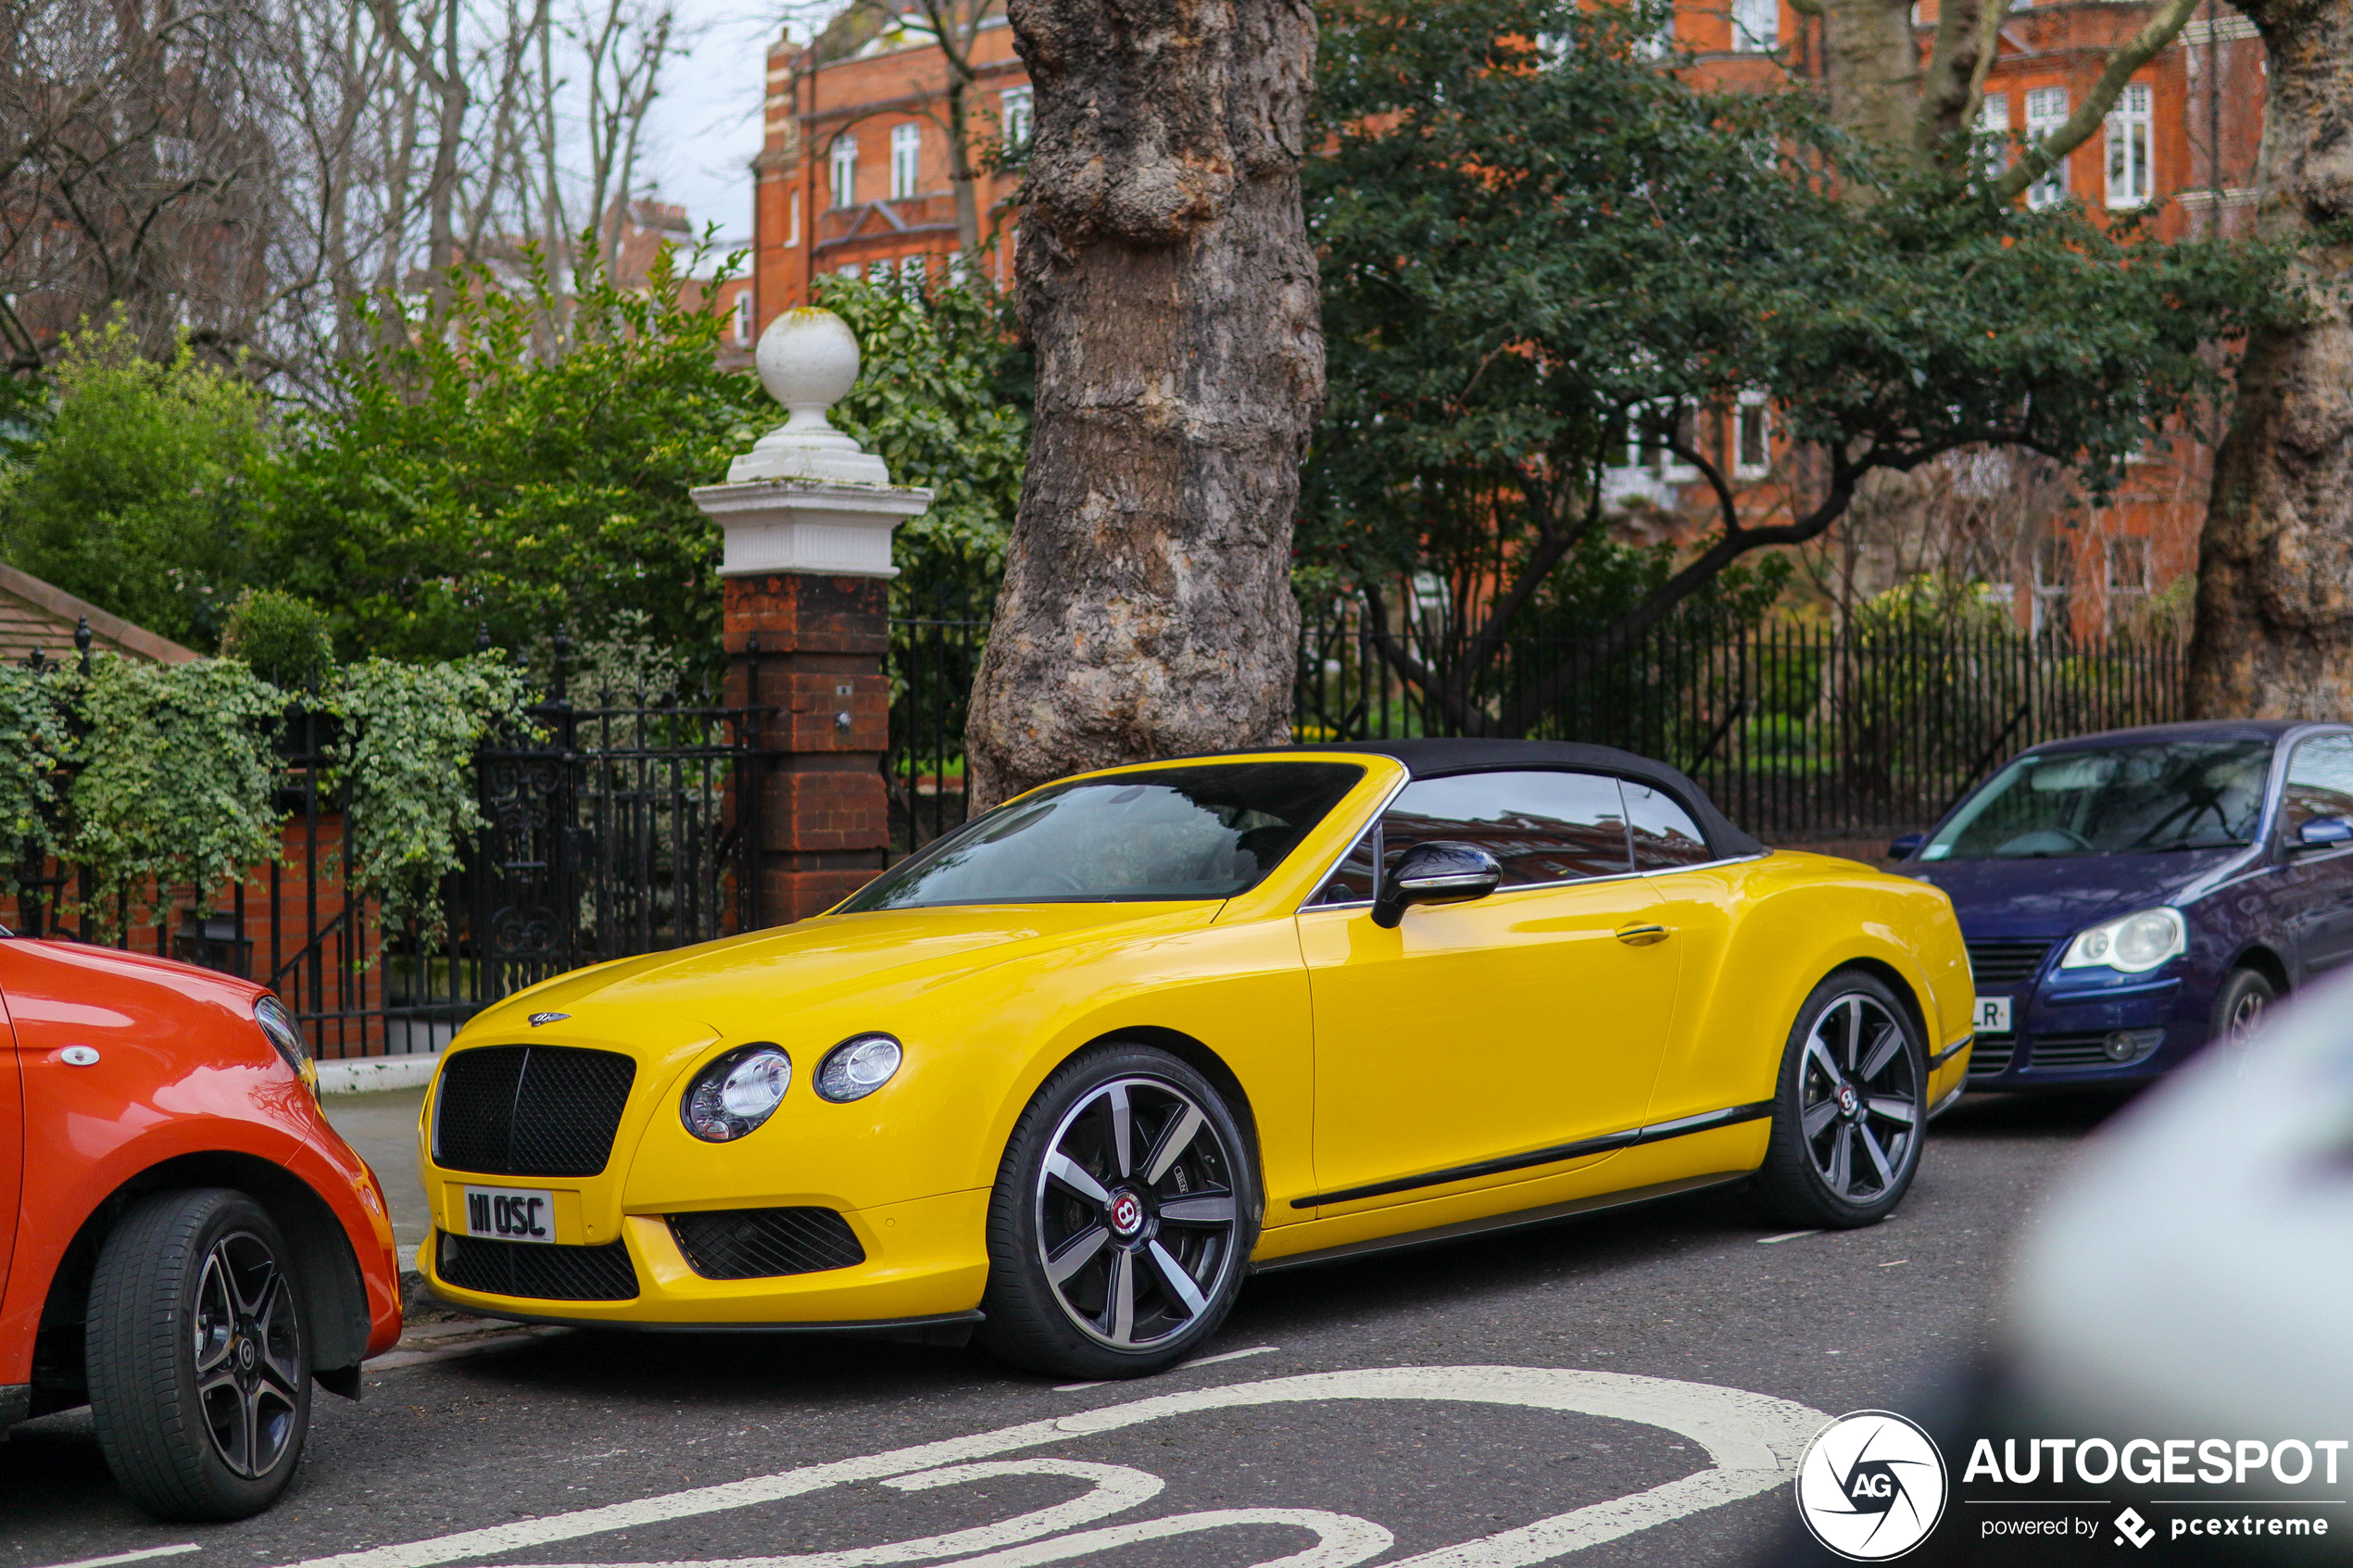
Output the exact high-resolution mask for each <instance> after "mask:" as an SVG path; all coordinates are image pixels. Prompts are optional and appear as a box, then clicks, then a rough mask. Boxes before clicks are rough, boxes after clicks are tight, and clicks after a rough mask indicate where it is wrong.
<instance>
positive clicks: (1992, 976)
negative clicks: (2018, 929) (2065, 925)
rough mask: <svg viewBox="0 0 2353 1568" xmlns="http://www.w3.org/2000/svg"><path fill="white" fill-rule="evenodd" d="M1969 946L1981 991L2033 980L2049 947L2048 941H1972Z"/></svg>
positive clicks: (1970, 962) (1971, 966) (2028, 982)
mask: <svg viewBox="0 0 2353 1568" xmlns="http://www.w3.org/2000/svg"><path fill="white" fill-rule="evenodd" d="M1968 947H1969V972H1970V973H1972V974H1974V975H1975V976H1976V977H1977V988H1978V990H1979V992H1980V993H1983V992H1986V991H1999V990H2002V989H2004V988H2006V987H2008V986H2013V985H2029V984H2031V983H2032V981H2033V979H2034V977H2035V975H2037V974H2039V973H2041V972H2042V969H2043V960H2044V958H2045V956H2046V955H2048V954H2049V952H2050V950H2051V945H2050V944H2049V943H2048V942H1971V943H1969V944H1968Z"/></svg>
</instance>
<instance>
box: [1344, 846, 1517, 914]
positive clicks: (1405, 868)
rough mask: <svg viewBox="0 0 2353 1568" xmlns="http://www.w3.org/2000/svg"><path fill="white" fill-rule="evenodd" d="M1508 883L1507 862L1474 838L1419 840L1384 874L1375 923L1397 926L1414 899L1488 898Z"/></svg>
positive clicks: (1431, 901)
mask: <svg viewBox="0 0 2353 1568" xmlns="http://www.w3.org/2000/svg"><path fill="white" fill-rule="evenodd" d="M1503 884H1504V866H1503V862H1502V861H1500V860H1498V859H1495V857H1494V856H1492V855H1490V854H1489V853H1488V852H1487V851H1486V850H1484V849H1481V848H1479V847H1477V846H1476V845H1470V844H1452V843H1449V842H1447V841H1446V840H1444V839H1442V838H1437V839H1432V840H1430V841H1429V842H1428V843H1427V844H1416V845H1415V846H1414V847H1412V848H1411V849H1408V850H1406V851H1405V853H1403V855H1400V856H1399V857H1398V858H1397V864H1396V866H1395V868H1394V869H1392V870H1391V871H1390V872H1388V873H1387V874H1385V875H1384V876H1382V878H1381V879H1380V897H1377V898H1375V899H1374V900H1373V923H1374V924H1375V925H1378V926H1379V927H1380V928H1381V929H1382V930H1383V931H1390V930H1393V929H1395V927H1396V925H1397V922H1399V921H1402V920H1403V919H1404V918H1405V910H1406V908H1407V906H1409V905H1413V904H1464V903H1468V902H1469V901H1470V900H1471V899H1473V898H1484V897H1487V896H1488V895H1489V894H1490V893H1492V892H1494V891H1495V889H1497V888H1498V887H1501V886H1502V885H1503Z"/></svg>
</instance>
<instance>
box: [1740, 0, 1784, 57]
mask: <svg viewBox="0 0 2353 1568" xmlns="http://www.w3.org/2000/svg"><path fill="white" fill-rule="evenodd" d="M1780 45H1781V0H1732V48H1733V51H1734V52H1735V53H1737V54H1743V55H1764V54H1769V53H1771V52H1772V51H1773V50H1775V49H1778V48H1780Z"/></svg>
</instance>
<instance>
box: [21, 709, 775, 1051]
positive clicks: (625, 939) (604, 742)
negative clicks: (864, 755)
mask: <svg viewBox="0 0 2353 1568" xmlns="http://www.w3.org/2000/svg"><path fill="white" fill-rule="evenodd" d="M584 695H585V696H589V697H591V698H592V699H593V701H592V702H591V703H584V704H580V705H575V704H573V703H571V702H566V701H556V702H551V703H547V704H543V705H540V706H538V707H535V708H533V709H530V710H529V714H528V717H529V721H530V722H529V726H528V728H526V729H525V730H523V731H522V733H519V734H510V735H505V736H501V737H499V738H497V739H496V740H495V741H493V742H492V743H491V744H490V745H488V746H484V747H483V748H482V749H481V750H480V751H479V752H478V753H477V754H476V757H475V788H476V792H477V795H476V798H477V803H478V805H479V808H480V810H481V813H482V817H483V821H484V824H485V825H484V828H483V829H482V831H481V832H480V833H479V834H476V835H475V838H474V841H473V842H472V846H471V847H470V848H469V851H468V853H467V854H466V856H465V857H464V864H463V866H462V868H461V869H460V870H459V871H458V872H455V873H454V874H452V875H450V876H448V877H447V878H445V879H443V882H442V884H441V886H440V905H441V911H442V917H443V918H442V920H441V921H440V922H439V923H438V925H437V927H436V926H434V925H429V924H428V923H427V922H409V923H408V924H407V925H405V926H404V927H398V928H389V929H388V928H387V926H386V924H385V922H384V920H383V918H382V911H381V909H380V908H379V906H378V904H377V902H376V900H374V899H372V898H371V897H365V896H364V895H362V894H359V893H357V892H355V891H354V890H352V889H350V888H348V887H347V886H346V882H345V876H344V872H345V867H346V858H347V852H348V843H347V836H346V823H347V822H348V818H347V816H346V809H345V808H346V802H345V800H344V799H343V798H341V797H340V796H339V794H338V793H337V792H336V791H334V790H333V788H332V787H330V786H329V785H328V784H327V780H328V778H329V776H330V772H329V767H328V763H329V757H330V751H331V748H332V746H333V742H334V739H335V735H334V731H333V721H332V720H331V719H329V718H326V717H324V716H322V715H320V714H316V713H311V712H308V711H303V710H297V711H296V712H294V713H292V714H290V715H289V718H288V722H287V725H286V729H285V731H284V735H283V760H284V762H285V765H286V775H285V780H286V782H285V787H284V790H283V794H282V796H281V798H280V802H279V804H280V806H281V808H282V809H283V810H284V811H285V812H286V821H285V824H284V826H283V830H282V838H281V848H282V853H281V855H280V857H279V859H277V860H275V861H273V862H271V863H270V864H267V865H263V866H258V867H256V868H254V869H253V870H251V871H250V872H247V874H246V875H245V878H244V879H243V880H242V881H240V882H238V883H236V884H233V885H230V886H227V887H222V888H215V889H212V890H211V897H209V898H208V899H200V898H199V897H198V890H197V889H196V888H195V887H191V886H182V887H176V888H175V887H160V888H150V889H147V890H145V896H144V897H140V898H137V899H135V900H126V901H125V903H124V905H123V907H121V908H120V909H116V910H114V911H112V914H113V917H114V918H113V920H112V922H111V931H110V933H109V934H107V935H102V932H101V927H102V926H104V925H106V924H107V922H97V921H94V920H93V919H92V911H91V909H90V907H89V903H88V899H87V897H86V883H85V881H84V879H82V876H81V875H80V873H79V872H78V871H77V870H76V869H75V868H73V867H71V866H68V865H61V864H59V863H57V861H54V860H51V861H48V862H45V863H44V865H43V866H41V867H37V868H27V869H26V870H27V872H29V874H22V875H20V876H19V888H20V891H19V893H18V894H17V895H16V896H15V897H14V898H13V899H12V900H10V902H11V903H12V904H13V906H14V907H13V908H12V909H9V910H8V911H7V913H8V915H9V917H10V922H11V925H12V927H13V928H14V929H17V930H19V931H22V932H24V933H25V934H27V935H35V936H42V935H72V936H77V937H81V938H83V939H93V940H96V939H110V940H111V941H113V942H114V943H115V944H116V945H119V946H122V947H135V948H139V949H141V950H149V951H153V952H156V953H158V954H163V955H166V956H170V957H173V958H178V959H182V960H186V961H189V962H193V963H200V964H203V965H205V966H206V967H208V968H211V969H218V970H221V971H224V972H229V973H233V974H236V975H240V976H242V977H244V978H246V979H250V980H253V981H257V982H258V983H260V984H262V985H268V986H269V987H270V988H271V989H272V990H273V991H275V992H277V993H278V995H279V996H280V997H281V998H283V1000H284V1001H285V1003H286V1005H287V1006H288V1007H289V1008H291V1009H292V1010H294V1012H295V1014H296V1017H297V1018H299V1019H300V1020H301V1021H302V1023H303V1025H304V1027H305V1029H306V1030H307V1031H308V1033H309V1035H310V1036H311V1039H312V1042H313V1044H314V1046H315V1047H316V1048H317V1049H318V1051H319V1054H320V1055H321V1057H322V1058H326V1059H331V1060H332V1059H335V1058H342V1057H356V1056H377V1055H386V1054H389V1055H402V1054H407V1053H412V1052H418V1051H432V1050H437V1049H439V1048H440V1047H441V1045H442V1044H443V1043H444V1042H446V1041H447V1040H448V1038H449V1037H450V1036H451V1035H453V1034H455V1033H456V1032H457V1030H458V1028H459V1026H460V1025H462V1024H463V1023H464V1022H465V1021H466V1020H467V1019H469V1018H471V1017H472V1016H473V1014H474V1013H476V1012H478V1011H480V1010H482V1009H483V1008H484V1007H485V1006H487V1005H489V1004H490V1003H492V1002H495V1001H497V1000H499V999H500V998H502V997H509V996H511V995H513V994H514V993H515V992H516V991H519V990H521V989H522V988H523V987H525V986H527V985H534V984H535V983H537V982H538V981H541V980H544V979H547V978H548V977H549V976H551V975H556V974H560V973H562V972H565V971H567V970H571V969H576V968H579V967H580V966H582V965H584V964H590V963H597V962H600V961H602V960H608V959H616V958H624V957H628V956H630V955H633V954H637V953H647V952H656V951H660V950H661V949H664V948H669V947H683V946H686V945H687V944H690V943H695V942H702V941H708V940H710V939H711V938H712V937H715V936H719V935H724V934H725V933H727V932H729V931H733V930H750V929H756V928H758V927H759V926H761V924H763V923H765V920H764V918H763V914H762V911H761V908H760V905H759V897H760V886H759V879H758V878H757V877H752V876H746V875H743V874H740V873H741V870H742V861H743V851H744V847H745V844H744V838H743V835H742V834H739V833H738V831H737V829H736V822H737V820H738V809H739V807H740V808H742V809H743V811H744V813H745V814H746V816H747V819H748V815H749V809H750V808H751V806H752V803H753V802H754V800H755V799H756V792H757V791H758V789H759V787H760V785H761V779H762V776H763V774H764V772H765V757H764V754H763V753H762V752H761V740H760V737H761V723H760V720H761V717H762V714H763V711H764V710H762V709H757V708H753V709H737V708H726V707H721V706H716V705H712V704H709V703H701V704H697V703H681V702H677V701H672V700H664V701H659V702H652V701H648V700H646V699H645V698H644V696H642V694H619V695H617V694H611V693H606V692H593V693H587V694H584ZM753 696H754V699H755V701H756V700H757V694H753ZM202 905H208V906H209V911H208V912H207V913H199V908H200V906H202Z"/></svg>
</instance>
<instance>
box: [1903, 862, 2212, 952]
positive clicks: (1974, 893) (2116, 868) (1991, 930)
mask: <svg viewBox="0 0 2353 1568" xmlns="http://www.w3.org/2000/svg"><path fill="white" fill-rule="evenodd" d="M2245 853H2246V850H2245V849H2198V850H2183V851H2180V852H2177V853H2172V854H2161V855H2053V856H2048V857H2045V858H2042V859H1998V860H1994V859H1989V860H1947V861H1944V862H1941V863H1939V862H1934V861H1931V862H1930V863H1928V864H1926V865H1922V864H1919V862H1917V861H1913V862H1907V863H1906V865H1904V866H1903V867H1902V868H1901V870H1902V873H1903V874H1904V875H1906V876H1912V877H1918V878H1919V880H1920V881H1922V882H1925V883H1928V884H1931V885H1933V886H1936V887H1941V888H1943V889H1944V893H1945V896H1946V897H1949V898H1951V899H1952V900H1953V912H1954V913H1955V914H1956V915H1957V916H1958V917H1959V918H1960V922H1961V930H1962V932H1963V934H1964V935H1968V936H1969V937H1971V938H1973V939H1983V938H1988V937H2047V938H2050V939H2053V940H2056V939H2057V938H2058V937H2061V936H2065V935H2069V934H2070V933H2072V932H2077V931H2081V930H2082V929H2083V928H2084V927H2085V926H2087V925H2095V924H2097V923H2098V922H2101V921H2104V920H2108V919H2112V918H2113V917H2115V916H2117V915H2122V914H2130V913H2131V912H2132V911H2133V910H2134V909H2146V908H2148V907H2149V906H2150V905H2152V904H2163V903H2168V902H2171V900H2172V899H2173V898H2174V897H2176V896H2178V895H2179V894H2181V893H2182V892H2183V890H2184V889H2186V888H2189V887H2191V886H2192V885H2194V884H2196V883H2198V882H2199V881H2201V880H2203V879H2204V878H2205V877H2206V876H2207V875H2208V873H2210V872H2212V871H2213V870H2214V869H2215V868H2216V867H2218V866H2221V865H2222V864H2224V863H2226V862H2227V861H2229V860H2231V859H2234V858H2236V857H2238V856H2240V855H2244V854H2245Z"/></svg>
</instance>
